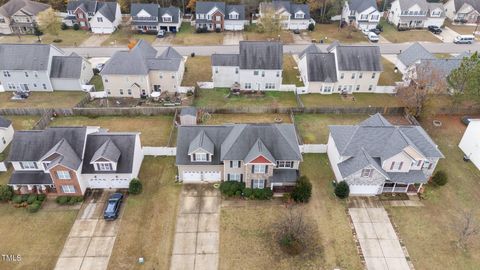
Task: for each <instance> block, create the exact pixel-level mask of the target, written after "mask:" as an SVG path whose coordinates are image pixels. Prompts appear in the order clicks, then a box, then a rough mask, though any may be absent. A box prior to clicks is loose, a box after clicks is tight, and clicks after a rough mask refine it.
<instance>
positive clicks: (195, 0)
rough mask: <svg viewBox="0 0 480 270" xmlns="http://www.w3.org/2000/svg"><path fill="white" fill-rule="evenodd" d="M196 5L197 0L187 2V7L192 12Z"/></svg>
mask: <svg viewBox="0 0 480 270" xmlns="http://www.w3.org/2000/svg"><path fill="white" fill-rule="evenodd" d="M196 5H197V0H189V1H188V4H187V9H189V10H190V12H194V11H195V7H196Z"/></svg>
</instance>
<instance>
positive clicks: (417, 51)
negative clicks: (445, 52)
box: [395, 42, 436, 74]
mask: <svg viewBox="0 0 480 270" xmlns="http://www.w3.org/2000/svg"><path fill="white" fill-rule="evenodd" d="M435 58H436V57H435V56H434V55H433V54H431V53H430V52H429V51H428V50H427V49H425V47H423V46H422V45H421V44H420V43H418V42H415V43H413V44H412V45H410V46H409V47H408V48H407V49H406V50H404V51H401V52H400V54H399V55H398V56H397V61H396V63H395V66H396V67H397V69H398V71H400V72H401V73H402V74H404V73H405V72H406V71H407V69H408V67H410V66H411V65H413V64H414V63H416V62H418V61H419V60H421V59H435Z"/></svg>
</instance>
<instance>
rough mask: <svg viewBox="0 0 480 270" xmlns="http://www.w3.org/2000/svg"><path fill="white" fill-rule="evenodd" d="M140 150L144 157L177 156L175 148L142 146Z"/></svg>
mask: <svg viewBox="0 0 480 270" xmlns="http://www.w3.org/2000/svg"><path fill="white" fill-rule="evenodd" d="M142 150H143V155H144V156H175V155H176V154H177V148H176V147H153V146H144V147H143V148H142Z"/></svg>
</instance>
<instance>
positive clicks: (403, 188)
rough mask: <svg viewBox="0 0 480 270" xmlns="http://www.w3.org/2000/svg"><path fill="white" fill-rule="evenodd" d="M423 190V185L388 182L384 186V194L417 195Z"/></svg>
mask: <svg viewBox="0 0 480 270" xmlns="http://www.w3.org/2000/svg"><path fill="white" fill-rule="evenodd" d="M422 190H423V183H410V184H405V183H395V182H386V183H384V184H383V188H382V193H407V194H417V193H421V192H422Z"/></svg>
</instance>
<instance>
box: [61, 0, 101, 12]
mask: <svg viewBox="0 0 480 270" xmlns="http://www.w3.org/2000/svg"><path fill="white" fill-rule="evenodd" d="M98 3H99V2H98V1H95V0H77V1H68V3H67V11H71V12H74V11H75V10H76V9H77V8H80V9H82V10H83V11H85V12H88V13H95V12H96V11H97V4H98Z"/></svg>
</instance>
